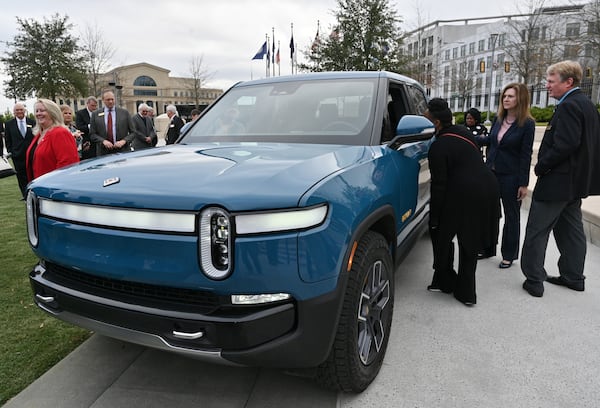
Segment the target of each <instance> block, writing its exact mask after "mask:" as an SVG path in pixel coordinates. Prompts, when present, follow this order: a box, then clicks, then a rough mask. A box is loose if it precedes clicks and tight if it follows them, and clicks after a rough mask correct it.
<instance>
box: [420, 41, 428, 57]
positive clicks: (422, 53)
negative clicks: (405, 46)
mask: <svg viewBox="0 0 600 408" xmlns="http://www.w3.org/2000/svg"><path fill="white" fill-rule="evenodd" d="M426 51H427V38H423V39H422V40H421V57H424V56H425V52H426Z"/></svg>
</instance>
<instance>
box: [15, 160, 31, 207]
mask: <svg viewBox="0 0 600 408" xmlns="http://www.w3.org/2000/svg"><path fill="white" fill-rule="evenodd" d="M13 164H14V165H15V172H16V173H17V182H18V183H19V190H21V195H22V196H23V198H25V192H26V191H27V183H28V182H29V180H28V179H27V167H26V165H25V160H19V159H16V160H15V158H14V157H13Z"/></svg>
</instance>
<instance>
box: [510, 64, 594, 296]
mask: <svg viewBox="0 0 600 408" xmlns="http://www.w3.org/2000/svg"><path fill="white" fill-rule="evenodd" d="M582 76H583V70H582V69H581V65H579V63H577V62H573V61H562V62H558V63H556V64H553V65H551V66H550V67H548V69H547V71H546V89H548V94H549V95H550V96H551V97H553V98H554V99H556V100H557V101H558V102H557V104H556V110H555V112H554V115H553V116H552V119H550V123H549V124H548V126H547V127H546V132H545V133H544V138H543V139H542V143H541V145H540V149H539V153H538V160H537V164H536V165H535V168H534V170H535V174H536V176H538V179H537V183H536V185H535V189H534V190H533V197H532V200H531V208H530V210H529V219H528V220H527V228H526V231H525V242H524V243H523V250H522V255H521V269H522V271H523V274H524V275H525V277H526V278H527V279H526V280H525V282H524V283H523V289H525V290H526V291H527V292H528V293H529V294H530V295H531V296H535V297H541V296H542V295H543V294H544V284H543V282H544V281H547V282H549V283H552V284H555V285H561V286H565V287H567V288H569V289H572V290H576V291H583V290H584V289H585V285H584V280H585V276H584V274H583V269H584V263H585V254H586V250H587V247H586V245H587V241H586V237H585V233H584V231H583V222H582V215H581V199H582V198H585V197H587V196H590V195H599V194H600V161H599V160H598V158H599V157H600V116H599V115H598V111H597V110H596V107H595V106H594V104H593V103H592V101H590V99H589V98H588V97H587V96H586V95H585V94H584V93H583V92H582V91H581V90H580V89H579V84H580V83H581V78H582ZM550 232H552V233H553V234H554V239H555V241H556V246H557V247H558V251H559V252H560V258H559V261H558V272H559V274H560V276H548V275H547V274H546V270H545V269H544V259H545V256H546V247H547V245H548V239H549V236H550Z"/></svg>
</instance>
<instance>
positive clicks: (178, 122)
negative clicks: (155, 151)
mask: <svg viewBox="0 0 600 408" xmlns="http://www.w3.org/2000/svg"><path fill="white" fill-rule="evenodd" d="M166 112H167V116H168V117H169V119H171V121H170V122H169V127H168V128H167V135H166V136H167V137H166V144H173V143H175V141H176V140H177V138H178V137H179V133H180V132H181V128H182V127H183V125H184V123H183V120H182V119H181V118H180V117H179V115H178V114H177V108H176V107H175V105H168V106H167V108H166Z"/></svg>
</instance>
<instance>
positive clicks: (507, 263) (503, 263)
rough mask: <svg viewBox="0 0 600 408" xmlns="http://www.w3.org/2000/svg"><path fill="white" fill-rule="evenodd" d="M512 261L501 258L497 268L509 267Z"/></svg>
mask: <svg viewBox="0 0 600 408" xmlns="http://www.w3.org/2000/svg"><path fill="white" fill-rule="evenodd" d="M512 263H513V261H505V260H504V259H503V260H502V262H500V264H499V265H498V268H500V269H507V268H510V267H511V266H512Z"/></svg>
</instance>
